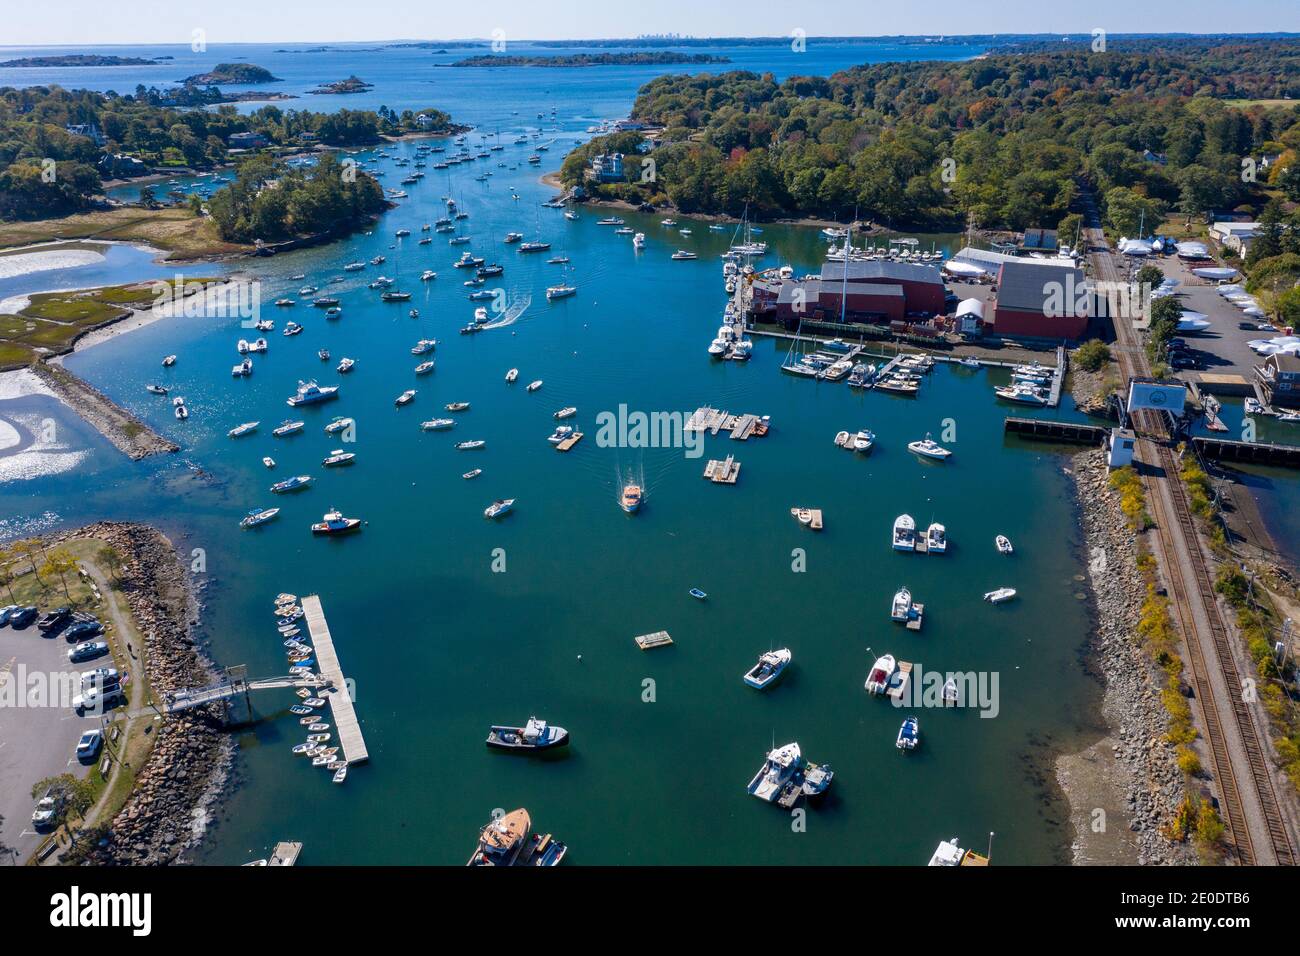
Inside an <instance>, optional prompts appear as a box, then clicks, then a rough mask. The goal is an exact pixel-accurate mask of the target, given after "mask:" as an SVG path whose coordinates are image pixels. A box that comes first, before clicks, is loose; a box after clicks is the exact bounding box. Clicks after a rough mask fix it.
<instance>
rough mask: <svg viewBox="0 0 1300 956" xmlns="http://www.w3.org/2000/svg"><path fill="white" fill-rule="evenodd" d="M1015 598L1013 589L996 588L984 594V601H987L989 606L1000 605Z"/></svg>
mask: <svg viewBox="0 0 1300 956" xmlns="http://www.w3.org/2000/svg"><path fill="white" fill-rule="evenodd" d="M1015 596H1016V589H1015V588H997V589H996V590H993V591H988V592H986V593H985V595H984V600H986V601H988V602H989V603H990V604H1002V603H1004V602H1006V601H1010V600H1011V599H1012V598H1013V597H1015Z"/></svg>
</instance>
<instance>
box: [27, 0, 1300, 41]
mask: <svg viewBox="0 0 1300 956" xmlns="http://www.w3.org/2000/svg"><path fill="white" fill-rule="evenodd" d="M10 6H11V9H9V10H7V11H6V17H5V36H4V38H3V39H4V41H5V45H4V47H3V48H6V49H9V48H15V47H18V48H22V47H34V46H79V47H80V46H91V47H105V46H158V45H173V46H188V45H189V44H190V38H191V36H192V35H193V34H194V33H195V31H202V33H203V35H204V36H205V38H206V42H207V43H208V44H209V45H211V44H235V43H241V44H259V43H312V44H342V43H348V44H355V43H382V42H394V41H391V40H357V39H356V37H357V35H358V34H360V33H362V32H363V31H364V32H365V33H371V32H372V31H373V32H376V33H378V32H379V31H380V30H381V29H382V30H385V31H387V30H390V29H391V30H392V31H393V33H400V34H404V35H405V37H408V38H420V37H433V38H434V40H437V39H441V38H444V37H445V38H447V39H446V42H466V41H465V40H463V39H453V38H468V39H469V40H486V39H488V38H490V37H494V36H497V37H504V38H505V40H506V42H507V43H509V42H513V41H514V40H515V38H520V42H539V41H559V40H572V41H582V40H592V41H594V40H609V39H633V38H636V37H644V36H662V35H665V34H682V35H688V34H689V35H690V36H692V37H695V38H700V39H728V38H737V39H756V38H772V39H775V38H778V37H788V36H790V35H791V34H792V33H793V32H795V31H799V32H800V33H801V35H802V36H804V37H809V38H824V39H831V38H835V39H840V38H847V37H858V38H872V39H879V38H888V37H938V36H944V37H953V38H961V37H981V36H1014V35H1025V36H1080V35H1091V34H1092V31H1093V30H1096V29H1100V30H1105V31H1106V32H1107V33H1108V34H1110V35H1112V36H1119V35H1131V36H1142V35H1156V34H1160V35H1170V36H1178V35H1191V36H1214V35H1236V36H1245V35H1251V34H1270V33H1276V34H1293V33H1300V4H1296V3H1295V2H1294V0H1285V2H1284V0H1245V2H1242V3H1239V4H1237V5H1236V6H1234V7H1233V8H1232V9H1231V10H1230V11H1227V10H1225V9H1224V7H1223V5H1222V2H1221V0H1180V3H1179V5H1178V7H1177V9H1171V8H1169V7H1167V6H1159V5H1146V6H1143V5H1138V4H1134V3H1132V2H1131V0H1092V2H1091V3H1090V4H1088V5H1087V7H1086V8H1079V7H1072V8H1064V9H1063V8H1061V7H1059V6H1047V5H1044V4H1043V3H1041V0H1002V2H1001V3H999V4H998V5H996V6H993V7H978V6H974V5H971V4H969V3H967V2H965V0H961V2H956V0H937V2H934V3H931V4H928V5H926V6H925V7H924V8H914V7H907V6H903V5H898V4H893V5H887V4H883V3H870V4H860V5H845V4H844V3H842V2H841V0H804V3H802V4H801V5H799V6H798V7H795V6H793V5H791V4H789V3H788V2H787V0H747V3H746V7H745V15H744V16H743V17H737V15H736V10H735V8H734V7H732V6H731V5H729V4H720V3H700V2H699V0H656V2H655V3H654V4H633V5H628V6H618V7H615V6H609V5H599V4H578V3H571V2H570V3H557V4H538V3H536V2H535V0H481V2H479V3H476V4H473V5H459V4H445V3H440V4H429V3H427V2H425V0H381V2H379V3H374V4H371V5H369V6H368V7H366V8H365V9H364V10H358V8H357V6H356V4H355V3H353V0H313V2H312V3H311V4H310V5H308V4H306V3H303V2H295V0H289V2H286V3H281V4H278V5H276V4H267V3H265V2H263V0H222V2H221V3H209V2H206V0H175V2H172V3H168V4H156V3H154V2H152V0H148V2H146V0H119V2H117V3H115V4H114V5H113V8H112V10H111V11H106V10H105V8H104V4H103V2H102V0H64V2H63V3H62V4H60V6H59V8H58V11H57V15H52V14H51V11H50V10H49V9H47V8H44V7H41V6H39V5H34V6H33V5H15V4H11V5H10ZM1229 19H1230V20H1231V26H1232V30H1233V32H1232V33H1222V32H1218V31H1213V30H1204V31H1201V30H1196V31H1192V32H1191V33H1180V32H1173V33H1170V32H1168V30H1167V28H1168V27H1169V25H1170V24H1171V23H1173V22H1177V23H1178V24H1179V25H1180V26H1190V25H1196V26H1200V25H1202V24H1204V25H1210V24H1224V23H1226V22H1227V21H1228V20H1229ZM938 25H942V27H943V29H942V30H935V29H934V27H935V26H938ZM760 28H761V29H760ZM525 37H526V38H528V39H527V40H526V41H525V40H523V38H525Z"/></svg>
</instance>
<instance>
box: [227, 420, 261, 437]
mask: <svg viewBox="0 0 1300 956" xmlns="http://www.w3.org/2000/svg"><path fill="white" fill-rule="evenodd" d="M259 424H261V423H260V422H244V423H243V424H242V425H236V426H235V427H234V428H232V429H230V431H228V432H226V435H227V436H229V437H230V438H240V437H242V436H244V435H251V434H252V433H253V432H255V431H257V426H258V425H259Z"/></svg>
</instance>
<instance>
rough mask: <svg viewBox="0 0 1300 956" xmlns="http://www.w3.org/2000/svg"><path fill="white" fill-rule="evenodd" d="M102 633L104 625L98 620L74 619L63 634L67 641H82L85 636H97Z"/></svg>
mask: <svg viewBox="0 0 1300 956" xmlns="http://www.w3.org/2000/svg"><path fill="white" fill-rule="evenodd" d="M103 633H104V625H103V624H100V623H99V622H98V621H74V622H73V623H72V624H71V625H70V626H69V627H68V629H67V630H65V631H64V632H63V636H64V638H65V639H67V640H68V641H69V642H72V643H75V642H77V641H84V640H86V639H87V638H91V637H98V636H99V635H100V634H103Z"/></svg>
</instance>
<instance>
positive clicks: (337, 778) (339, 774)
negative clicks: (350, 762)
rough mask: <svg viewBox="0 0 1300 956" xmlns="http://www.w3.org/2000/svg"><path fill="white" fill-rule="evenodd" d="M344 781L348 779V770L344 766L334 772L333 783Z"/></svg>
mask: <svg viewBox="0 0 1300 956" xmlns="http://www.w3.org/2000/svg"><path fill="white" fill-rule="evenodd" d="M346 779H348V768H347V767H346V766H343V767H339V769H338V770H336V771H334V782H335V783H342V782H343V781H344V780H346Z"/></svg>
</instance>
